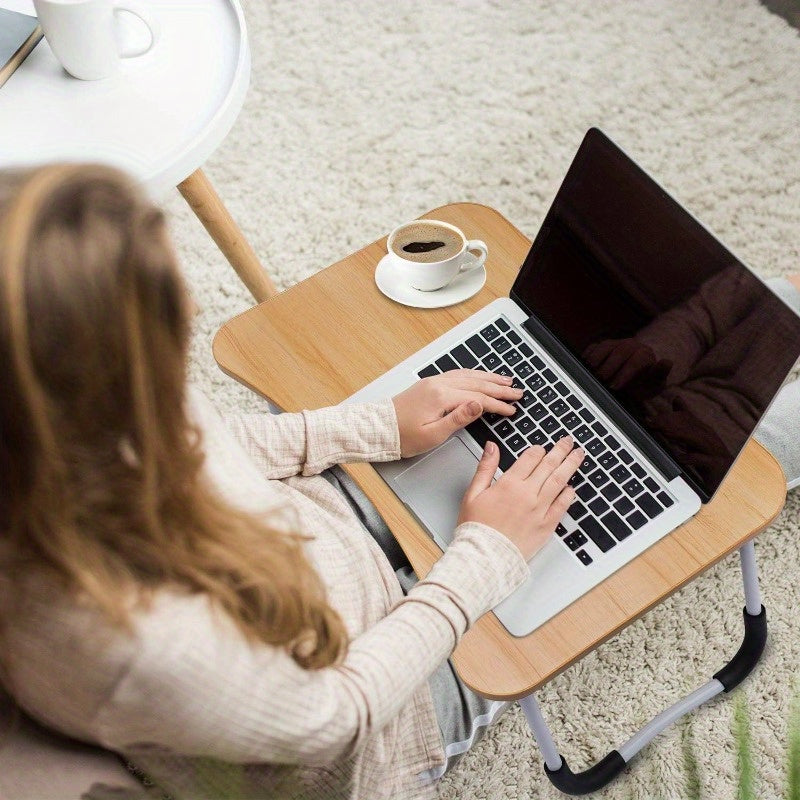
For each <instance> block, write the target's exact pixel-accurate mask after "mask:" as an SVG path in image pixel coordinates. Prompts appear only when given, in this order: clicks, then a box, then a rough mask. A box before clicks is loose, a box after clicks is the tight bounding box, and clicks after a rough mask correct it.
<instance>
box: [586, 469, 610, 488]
mask: <svg viewBox="0 0 800 800" xmlns="http://www.w3.org/2000/svg"><path fill="white" fill-rule="evenodd" d="M589 480H590V481H591V482H592V483H593V484H594V485H595V486H597V487H598V488H599V487H601V486H602V485H603V484H605V483H608V475H606V474H605V472H603V471H602V470H599V469H597V470H595V471H594V472H593V473H592V474H591V475H590V476H589Z"/></svg>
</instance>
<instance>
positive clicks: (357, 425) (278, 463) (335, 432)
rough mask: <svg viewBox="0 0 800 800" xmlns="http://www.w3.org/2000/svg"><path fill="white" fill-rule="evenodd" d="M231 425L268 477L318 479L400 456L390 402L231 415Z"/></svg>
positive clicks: (228, 422) (396, 428) (249, 453)
mask: <svg viewBox="0 0 800 800" xmlns="http://www.w3.org/2000/svg"><path fill="white" fill-rule="evenodd" d="M225 423H226V425H227V427H228V429H229V430H230V431H231V432H232V433H233V435H234V436H235V437H236V438H237V440H238V441H239V443H240V444H241V445H242V446H243V447H244V449H245V450H246V451H247V453H248V455H249V456H250V458H251V459H252V460H253V461H255V462H256V464H258V466H259V467H260V469H261V470H262V472H263V474H264V476H265V477H267V478H286V477H289V476H290V475H297V474H298V473H299V474H303V475H318V474H319V473H320V472H322V471H323V470H325V469H327V468H328V467H330V466H332V465H333V464H344V463H347V462H354V461H392V460H394V459H398V458H400V432H399V430H398V427H397V415H396V413H395V410H394V403H392V401H391V400H390V399H386V400H383V401H381V402H377V403H359V404H353V405H340V406H332V407H330V408H320V409H318V410H316V411H301V412H299V413H296V414H289V413H286V414H243V415H238V416H228V417H225Z"/></svg>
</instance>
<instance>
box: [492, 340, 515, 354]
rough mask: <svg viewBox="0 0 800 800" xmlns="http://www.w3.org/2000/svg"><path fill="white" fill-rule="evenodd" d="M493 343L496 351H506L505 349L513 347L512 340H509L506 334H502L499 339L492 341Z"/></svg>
mask: <svg viewBox="0 0 800 800" xmlns="http://www.w3.org/2000/svg"><path fill="white" fill-rule="evenodd" d="M492 345H493V347H494V349H495V352H497V353H505V351H506V350H508V348H509V347H511V342H509V341H508V339H506V337H505V336H501V337H500V338H499V339H495V340H494V342H492Z"/></svg>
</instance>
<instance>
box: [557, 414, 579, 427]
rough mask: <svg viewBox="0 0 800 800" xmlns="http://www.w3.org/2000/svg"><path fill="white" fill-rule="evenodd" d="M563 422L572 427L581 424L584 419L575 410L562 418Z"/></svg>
mask: <svg viewBox="0 0 800 800" xmlns="http://www.w3.org/2000/svg"><path fill="white" fill-rule="evenodd" d="M561 424H562V425H566V426H567V427H568V428H570V429H572V428H574V427H576V426H577V425H581V424H582V420H581V418H580V417H579V416H578V415H577V414H575V413H574V412H573V411H570V412H569V414H567V415H566V416H564V417H562V418H561Z"/></svg>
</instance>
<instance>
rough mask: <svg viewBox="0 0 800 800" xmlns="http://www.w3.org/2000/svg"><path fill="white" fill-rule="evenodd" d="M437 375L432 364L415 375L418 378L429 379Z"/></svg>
mask: <svg viewBox="0 0 800 800" xmlns="http://www.w3.org/2000/svg"><path fill="white" fill-rule="evenodd" d="M438 374H439V370H438V369H436V367H435V366H434V365H433V364H430V365H429V366H427V367H425V369H421V370H420V371H419V372H418V373H417V375H419V376H420V378H430V377H431V376H432V375H438Z"/></svg>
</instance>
